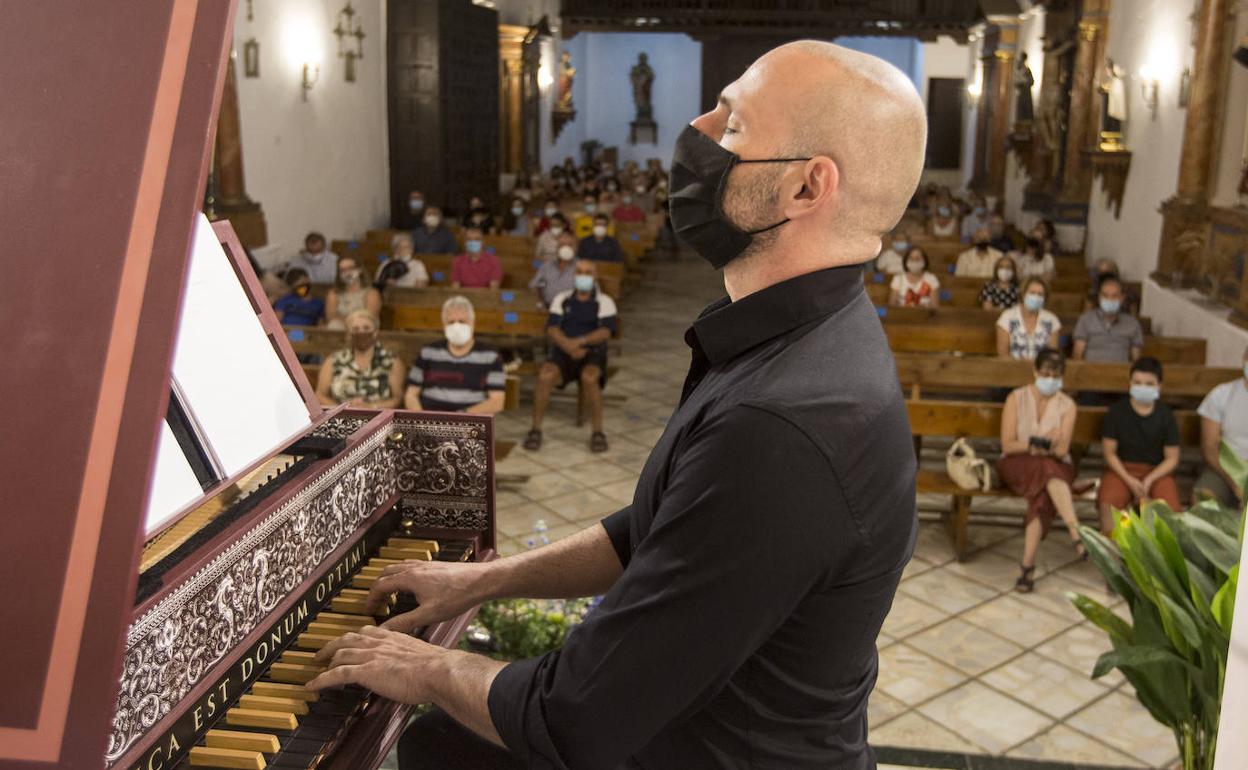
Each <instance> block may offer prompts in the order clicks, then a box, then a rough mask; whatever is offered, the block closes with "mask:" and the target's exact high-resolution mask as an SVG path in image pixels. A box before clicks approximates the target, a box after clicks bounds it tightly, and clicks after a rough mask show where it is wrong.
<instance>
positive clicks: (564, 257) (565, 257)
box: [559, 246, 576, 262]
mask: <svg viewBox="0 0 1248 770" xmlns="http://www.w3.org/2000/svg"><path fill="white" fill-rule="evenodd" d="M575 256H576V249H574V248H572V247H571V246H560V247H559V261H560V262H571V261H572V258H573V257H575Z"/></svg>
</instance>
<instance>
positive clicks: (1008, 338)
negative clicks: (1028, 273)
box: [997, 278, 1062, 361]
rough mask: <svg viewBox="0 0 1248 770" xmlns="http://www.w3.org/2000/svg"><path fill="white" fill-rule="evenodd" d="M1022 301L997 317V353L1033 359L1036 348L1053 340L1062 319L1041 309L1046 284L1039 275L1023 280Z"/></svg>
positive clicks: (1010, 356) (1055, 337)
mask: <svg viewBox="0 0 1248 770" xmlns="http://www.w3.org/2000/svg"><path fill="white" fill-rule="evenodd" d="M1022 295H1023V301H1022V302H1020V303H1019V304H1017V305H1015V306H1014V307H1012V308H1009V309H1008V310H1006V311H1005V312H1003V313H1002V314H1001V316H1000V317H999V318H997V355H999V356H1001V357H1002V358H1014V359H1019V360H1022V361H1031V360H1034V359H1035V357H1036V354H1037V353H1039V352H1040V350H1042V349H1044V348H1048V347H1053V346H1055V345H1056V344H1057V341H1058V334H1059V333H1060V332H1061V330H1062V322H1061V321H1059V320H1058V318H1057V316H1055V315H1053V313H1051V312H1049V311H1048V310H1045V309H1044V303H1045V301H1046V300H1047V299H1048V296H1049V287H1048V285H1047V284H1045V282H1044V281H1042V280H1040V279H1039V278H1029V279H1027V281H1026V282H1024V283H1023V290H1022Z"/></svg>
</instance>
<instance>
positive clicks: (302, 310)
mask: <svg viewBox="0 0 1248 770" xmlns="http://www.w3.org/2000/svg"><path fill="white" fill-rule="evenodd" d="M286 285H287V286H289V287H290V292H289V293H288V294H286V295H284V296H282V297H281V298H279V299H278V300H277V301H276V302H274V303H273V310H274V311H276V312H277V320H279V321H281V322H282V324H283V325H285V326H316V325H318V324H320V323H321V321H324V320H325V300H323V299H321V298H320V297H313V296H312V295H311V292H312V282H311V281H309V280H308V272H307V271H306V270H304V269H303V268H302V267H292V268H290V269H289V270H287V271H286Z"/></svg>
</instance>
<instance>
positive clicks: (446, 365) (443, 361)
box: [407, 340, 507, 412]
mask: <svg viewBox="0 0 1248 770" xmlns="http://www.w3.org/2000/svg"><path fill="white" fill-rule="evenodd" d="M407 384H408V385H413V386H415V387H417V388H420V408H421V409H426V410H429V411H435V412H462V411H464V410H465V409H467V408H468V407H470V406H472V405H473V404H479V403H481V402H482V401H484V400H485V399H486V398H488V397H489V395H490V393H491V392H495V391H502V390H503V389H504V388H505V387H506V384H507V375H506V373H505V372H504V371H503V359H502V358H501V357H499V355H498V351H497V350H494V349H493V348H489V347H486V346H484V345H482V344H480V343H474V344H473V346H472V349H471V350H469V351H468V352H467V353H466V354H465V355H462V356H453V355H451V351H450V349H449V347H448V346H447V343H446V340H442V341H440V342H435V343H434V344H432V345H426V346H425V347H424V348H422V349H421V351H420V357H419V358H417V359H416V363H414V364H412V368H411V370H409V371H408V373H407Z"/></svg>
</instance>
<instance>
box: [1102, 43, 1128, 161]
mask: <svg viewBox="0 0 1248 770" xmlns="http://www.w3.org/2000/svg"><path fill="white" fill-rule="evenodd" d="M1125 75H1126V71H1125V70H1123V68H1122V67H1121V66H1120V65H1118V64H1115V63H1114V60H1113V59H1110V58H1108V57H1106V59H1105V69H1104V70H1103V71H1102V72H1101V76H1100V84H1099V85H1098V86H1097V89H1098V90H1099V91H1100V93H1101V128H1100V143H1099V144H1100V149H1101V150H1102V151H1105V152H1119V151H1121V150H1124V149H1126V148H1125V147H1124V146H1123V144H1122V135H1123V124H1124V123H1126V122H1127V88H1126V84H1125V83H1124V81H1123V77H1124V76H1125Z"/></svg>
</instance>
